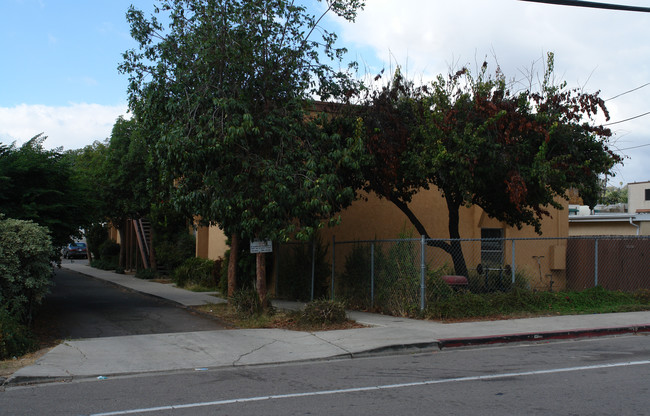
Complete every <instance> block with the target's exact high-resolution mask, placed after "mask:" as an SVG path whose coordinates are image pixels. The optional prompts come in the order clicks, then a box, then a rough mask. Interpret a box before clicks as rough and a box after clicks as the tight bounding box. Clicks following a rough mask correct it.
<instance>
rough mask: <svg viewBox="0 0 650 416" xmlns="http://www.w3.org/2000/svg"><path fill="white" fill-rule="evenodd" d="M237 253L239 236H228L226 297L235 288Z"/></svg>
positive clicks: (233, 291) (230, 294)
mask: <svg viewBox="0 0 650 416" xmlns="http://www.w3.org/2000/svg"><path fill="white" fill-rule="evenodd" d="M238 253H239V236H238V235H237V233H233V234H232V235H231V236H230V257H229V258H228V297H229V298H231V297H232V296H233V295H234V294H235V290H237V256H238Z"/></svg>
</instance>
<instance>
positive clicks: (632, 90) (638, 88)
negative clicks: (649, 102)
mask: <svg viewBox="0 0 650 416" xmlns="http://www.w3.org/2000/svg"><path fill="white" fill-rule="evenodd" d="M648 85H650V82H648V83H647V84H643V85H641V86H640V87H636V88H633V89H631V90H629V91H625V92H622V93H620V94H618V95H615V96H613V97H612V98H608V99H606V100H605V101H611V100H613V99H614V98H618V97H620V96H621V95H625V94H629V93H631V92H634V91H636V90H640V89H641V88H643V87H647V86H648Z"/></svg>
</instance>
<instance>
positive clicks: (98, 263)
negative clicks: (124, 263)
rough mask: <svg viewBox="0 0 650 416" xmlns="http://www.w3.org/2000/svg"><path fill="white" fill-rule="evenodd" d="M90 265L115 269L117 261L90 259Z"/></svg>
mask: <svg viewBox="0 0 650 416" xmlns="http://www.w3.org/2000/svg"><path fill="white" fill-rule="evenodd" d="M90 267H94V268H96V269H100V270H117V268H118V266H117V262H112V261H106V260H102V259H99V260H91V261H90Z"/></svg>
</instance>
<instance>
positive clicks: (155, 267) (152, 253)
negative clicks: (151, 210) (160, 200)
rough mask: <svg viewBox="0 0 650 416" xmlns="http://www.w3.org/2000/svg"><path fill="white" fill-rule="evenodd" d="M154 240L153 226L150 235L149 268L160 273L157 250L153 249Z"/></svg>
mask: <svg viewBox="0 0 650 416" xmlns="http://www.w3.org/2000/svg"><path fill="white" fill-rule="evenodd" d="M153 240H154V230H153V225H152V226H151V232H150V234H149V266H151V268H152V269H153V270H155V271H156V272H158V262H157V261H156V250H154V248H153Z"/></svg>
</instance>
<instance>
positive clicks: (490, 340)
mask: <svg viewBox="0 0 650 416" xmlns="http://www.w3.org/2000/svg"><path fill="white" fill-rule="evenodd" d="M641 332H650V324H645V325H633V326H624V327H612V328H594V329H575V330H567V331H549V332H531V333H522V334H507V335H489V336H485V337H466V338H445V339H440V340H438V344H439V346H440V349H441V350H442V349H443V348H458V347H469V346H475V345H489V344H505V343H511V342H525V341H545V340H552V339H572V338H589V337H603V336H613V335H623V334H635V335H636V334H638V333H641Z"/></svg>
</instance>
